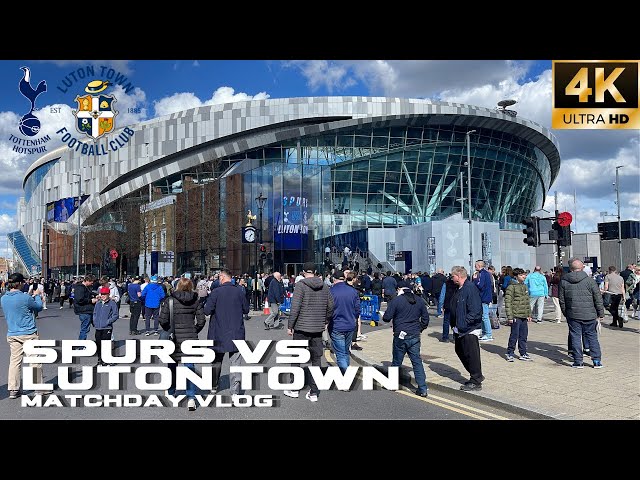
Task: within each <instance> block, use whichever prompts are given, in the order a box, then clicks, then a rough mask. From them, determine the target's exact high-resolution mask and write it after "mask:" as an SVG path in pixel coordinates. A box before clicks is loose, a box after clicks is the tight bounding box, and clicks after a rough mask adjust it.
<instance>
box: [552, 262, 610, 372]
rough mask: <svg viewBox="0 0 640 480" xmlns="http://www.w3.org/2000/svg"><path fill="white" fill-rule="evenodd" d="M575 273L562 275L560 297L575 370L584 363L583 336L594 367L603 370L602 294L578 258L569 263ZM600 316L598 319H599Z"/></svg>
mask: <svg viewBox="0 0 640 480" xmlns="http://www.w3.org/2000/svg"><path fill="white" fill-rule="evenodd" d="M569 268H571V272H569V273H567V274H566V275H563V276H562V280H561V281H560V290H559V292H558V298H559V300H560V309H561V310H562V314H563V315H564V316H565V317H567V324H568V325H569V336H570V338H571V350H572V352H571V353H572V354H573V365H571V366H572V367H573V368H584V366H583V364H582V336H583V335H584V336H585V337H586V340H587V342H588V345H589V353H590V355H591V359H592V360H593V368H602V367H603V365H602V362H601V351H600V342H599V341H598V333H597V330H596V328H597V326H598V322H602V320H603V317H604V307H603V305H602V294H601V293H600V289H599V288H598V286H597V285H596V282H595V280H594V279H593V278H591V277H589V276H588V275H587V274H586V273H584V272H583V271H582V269H583V268H584V264H583V263H582V261H580V260H578V259H577V258H572V259H571V260H569ZM596 317H597V318H596Z"/></svg>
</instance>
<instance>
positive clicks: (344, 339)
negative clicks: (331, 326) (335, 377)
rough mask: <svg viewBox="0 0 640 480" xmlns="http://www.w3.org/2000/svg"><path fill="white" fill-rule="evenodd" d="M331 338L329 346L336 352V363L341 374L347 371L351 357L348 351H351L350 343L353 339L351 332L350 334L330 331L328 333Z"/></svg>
mask: <svg viewBox="0 0 640 480" xmlns="http://www.w3.org/2000/svg"><path fill="white" fill-rule="evenodd" d="M329 336H330V337H331V345H333V350H334V351H335V352H336V362H337V363H338V367H340V371H341V372H342V373H344V372H346V371H347V367H348V366H349V362H350V360H351V357H350V356H349V350H350V349H351V341H352V339H353V330H352V331H350V332H336V331H335V330H332V331H331V332H330V333H329Z"/></svg>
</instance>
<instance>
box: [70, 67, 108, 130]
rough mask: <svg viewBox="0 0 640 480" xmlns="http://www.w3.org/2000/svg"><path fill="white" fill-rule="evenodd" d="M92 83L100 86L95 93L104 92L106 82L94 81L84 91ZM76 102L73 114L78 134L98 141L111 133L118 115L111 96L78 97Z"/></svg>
mask: <svg viewBox="0 0 640 480" xmlns="http://www.w3.org/2000/svg"><path fill="white" fill-rule="evenodd" d="M94 83H100V84H102V88H96V90H95V91H96V93H97V92H99V91H102V90H104V89H105V88H106V85H108V82H101V81H99V80H96V81H93V82H90V83H89V85H88V86H87V89H85V91H89V87H91V86H92V84H94ZM105 84H106V85H105ZM99 87H100V86H99ZM76 102H78V110H76V111H75V112H73V114H74V115H75V116H76V129H77V130H78V131H79V132H80V133H84V134H85V135H87V136H88V137H91V138H93V139H98V138H100V137H101V136H103V135H104V134H105V133H109V132H111V131H113V129H114V128H115V117H116V115H117V114H118V112H117V111H116V110H114V108H113V107H114V104H115V103H116V99H115V97H114V96H113V95H84V96H80V95H78V96H77V97H76Z"/></svg>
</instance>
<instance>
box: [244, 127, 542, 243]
mask: <svg viewBox="0 0 640 480" xmlns="http://www.w3.org/2000/svg"><path fill="white" fill-rule="evenodd" d="M468 130H469V128H468V127H457V126H451V125H446V126H439V125H430V126H424V127H421V126H411V127H402V126H393V127H384V128H383V127H378V128H372V127H371V126H370V125H361V126H358V127H357V128H355V129H350V130H342V131H339V132H337V133H336V132H333V133H326V134H316V135H313V136H310V137H306V138H302V139H300V140H299V141H300V146H301V149H300V152H301V155H300V157H301V159H300V160H301V161H302V163H300V162H299V160H298V151H299V150H298V145H297V142H298V140H296V139H291V140H287V141H283V142H280V143H278V144H274V145H270V146H268V147H264V148H261V149H257V150H254V151H250V152H246V153H244V154H242V158H264V159H265V163H268V165H265V166H262V167H260V168H259V169H257V171H251V172H248V173H245V174H243V175H245V176H248V177H249V178H251V179H252V181H253V182H256V183H259V184H271V185H272V188H273V189H274V191H279V192H280V193H282V194H283V195H284V193H285V192H284V191H285V190H287V192H286V194H287V195H289V193H290V192H289V190H290V189H291V188H293V187H292V185H297V186H298V187H299V188H302V189H303V190H302V191H301V192H298V195H297V196H301V198H307V201H311V200H310V198H311V197H309V196H307V197H305V192H304V189H305V188H312V189H317V191H318V192H321V193H322V194H323V197H322V199H321V198H320V193H318V194H316V193H313V195H315V197H314V198H316V200H317V201H318V202H321V203H322V202H326V205H324V204H323V205H324V207H323V208H324V210H323V212H324V213H323V214H322V215H317V214H316V213H315V211H314V217H313V220H314V223H313V225H314V229H315V230H314V231H315V232H318V233H317V234H321V232H322V234H327V235H335V234H340V233H345V232H350V231H353V230H357V229H360V228H367V227H381V226H387V225H388V226H395V225H410V224H415V223H421V222H426V221H430V220H439V219H443V218H446V217H448V216H450V215H452V214H454V213H457V212H460V202H459V201H458V200H457V198H458V197H459V196H460V184H459V182H460V177H459V175H460V173H462V175H463V177H464V181H465V185H466V180H467V167H466V166H465V165H464V163H465V162H466V161H467V145H466V132H467V131H468ZM476 130H477V132H476V134H472V135H471V138H470V140H471V187H472V198H471V204H472V215H473V217H474V218H475V219H478V220H484V221H494V222H504V221H506V220H505V219H511V220H510V221H516V220H515V219H522V217H524V216H528V215H530V213H531V212H532V211H534V210H536V209H538V208H541V207H542V202H543V198H544V192H546V191H548V189H549V186H550V184H551V169H550V167H549V161H548V159H547V158H546V157H545V155H544V154H543V153H542V151H541V150H540V149H538V148H537V147H535V146H534V145H532V144H530V143H529V142H528V141H526V140H524V139H520V138H516V137H514V136H513V135H511V134H507V133H503V132H501V131H494V130H491V129H487V128H478V129H476ZM271 162H273V163H271ZM283 164H284V165H285V167H284V168H282V166H283ZM303 167H304V169H303V170H300V169H302V168H303ZM308 169H315V170H313V172H314V173H313V174H314V175H316V177H314V178H315V180H313V182H316V183H313V182H312V184H313V186H308V183H306V182H307V180H300V179H298V180H295V181H290V180H289V177H290V176H292V175H293V177H292V178H298V177H300V176H302V177H300V178H306V175H307V173H308V172H310V171H311V170H308ZM258 171H259V172H258ZM294 173H295V174H294ZM246 182H247V181H246V180H245V183H246ZM292 182H293V183H292ZM314 192H315V190H314ZM254 193H255V194H254ZM254 193H252V194H250V195H253V197H255V196H256V195H257V192H254ZM313 195H312V196H313ZM465 195H466V188H465ZM285 196H286V195H285ZM289 196H291V195H289ZM297 196H296V198H297ZM253 197H251V196H249V197H248V199H247V202H249V200H250V199H251V198H253ZM314 201H315V200H314ZM270 208H271V209H272V210H273V211H271V212H270V213H269V215H270V216H269V218H270V222H274V221H275V222H276V223H277V222H278V219H277V211H276V210H275V208H276V207H275V206H272V207H270ZM282 208H285V207H284V206H282ZM282 208H281V210H282ZM312 208H315V207H310V209H312ZM274 215H275V217H274ZM281 215H284V211H282V212H281ZM287 215H293V217H289V216H287V218H297V214H294V213H292V212H289V213H287ZM274 219H275V220H274ZM327 232H329V233H327ZM314 235H315V233H314ZM315 238H319V237H315ZM283 241H284V240H283ZM298 243H300V242H298ZM285 250H286V248H285Z"/></svg>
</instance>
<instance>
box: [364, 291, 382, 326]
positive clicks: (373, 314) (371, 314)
mask: <svg viewBox="0 0 640 480" xmlns="http://www.w3.org/2000/svg"><path fill="white" fill-rule="evenodd" d="M378 309H379V305H378V296H377V295H364V296H362V297H360V320H363V321H368V322H369V325H371V326H372V327H376V326H377V325H378V322H379V321H380V314H379V313H378Z"/></svg>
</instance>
